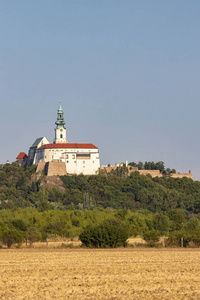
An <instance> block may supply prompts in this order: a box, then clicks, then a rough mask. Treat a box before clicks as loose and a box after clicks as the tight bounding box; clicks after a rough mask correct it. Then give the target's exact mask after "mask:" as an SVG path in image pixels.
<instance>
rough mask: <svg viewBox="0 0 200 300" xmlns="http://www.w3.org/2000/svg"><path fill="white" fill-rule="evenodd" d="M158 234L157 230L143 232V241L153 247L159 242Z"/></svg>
mask: <svg viewBox="0 0 200 300" xmlns="http://www.w3.org/2000/svg"><path fill="white" fill-rule="evenodd" d="M160 235H161V234H160V232H159V231H158V230H154V229H153V230H148V231H146V232H144V234H143V239H144V240H145V241H146V242H147V244H148V245H150V246H155V245H156V243H158V242H159V240H160Z"/></svg>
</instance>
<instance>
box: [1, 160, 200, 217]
mask: <svg viewBox="0 0 200 300" xmlns="http://www.w3.org/2000/svg"><path fill="white" fill-rule="evenodd" d="M120 170H121V172H119V170H118V171H113V172H111V173H109V174H99V175H95V176H94V175H93V176H84V175H79V176H77V175H72V176H62V177H61V179H62V182H63V186H64V191H61V190H59V189H58V188H52V189H48V188H44V186H43V185H42V179H39V180H37V179H36V177H35V166H31V167H27V168H26V169H24V168H23V167H22V166H20V165H19V164H18V163H12V164H6V165H1V166H0V210H1V209H16V208H18V207H34V208H36V209H37V210H38V211H45V210H52V209H60V210H68V209H72V210H73V209H94V208H100V209H101V208H104V209H106V208H110V209H129V210H132V211H137V210H141V209H147V210H149V211H151V212H154V213H160V212H166V211H168V210H172V209H182V210H186V211H187V212H189V213H191V214H198V213H199V212H200V182H199V181H193V180H191V179H189V178H186V177H185V178H167V176H163V177H160V178H158V177H156V178H152V177H151V176H150V175H147V176H143V175H140V174H139V172H133V173H131V175H130V176H123V174H125V173H126V172H125V167H122V168H121V169H120ZM124 172H125V173H124ZM119 174H120V176H119Z"/></svg>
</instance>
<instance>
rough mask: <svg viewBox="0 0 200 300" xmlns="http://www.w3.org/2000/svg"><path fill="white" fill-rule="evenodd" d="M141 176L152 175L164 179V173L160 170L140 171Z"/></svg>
mask: <svg viewBox="0 0 200 300" xmlns="http://www.w3.org/2000/svg"><path fill="white" fill-rule="evenodd" d="M138 172H139V173H140V175H147V174H149V175H151V176H152V177H162V176H163V175H162V173H160V171H159V170H138Z"/></svg>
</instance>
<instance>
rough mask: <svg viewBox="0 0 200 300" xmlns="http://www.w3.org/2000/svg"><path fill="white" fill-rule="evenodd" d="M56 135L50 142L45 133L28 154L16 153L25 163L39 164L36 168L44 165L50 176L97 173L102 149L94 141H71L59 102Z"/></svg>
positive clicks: (41, 168)
mask: <svg viewBox="0 0 200 300" xmlns="http://www.w3.org/2000/svg"><path fill="white" fill-rule="evenodd" d="M55 124H56V128H55V139H54V141H53V143H52V144H51V143H49V141H48V140H47V139H46V137H41V138H38V139H36V141H35V142H34V143H33V145H32V146H31V147H30V148H29V153H28V156H27V155H26V154H25V153H24V152H20V153H19V155H18V156H17V158H16V159H17V160H18V161H19V163H21V164H23V165H31V164H35V165H37V171H36V172H39V171H42V170H43V169H45V171H46V174H47V175H48V176H51V175H66V174H77V175H78V174H84V175H95V174H97V173H98V171H99V168H100V159H99V149H98V148H97V147H96V146H94V145H93V144H88V143H85V144H80V143H68V140H67V136H66V128H65V121H64V117H63V109H62V107H61V103H60V106H59V108H58V111H57V121H56V122H55Z"/></svg>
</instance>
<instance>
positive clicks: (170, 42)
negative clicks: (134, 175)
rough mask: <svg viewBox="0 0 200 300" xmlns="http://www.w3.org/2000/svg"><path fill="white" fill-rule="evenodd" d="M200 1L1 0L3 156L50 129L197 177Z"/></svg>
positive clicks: (106, 157)
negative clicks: (58, 125)
mask: <svg viewBox="0 0 200 300" xmlns="http://www.w3.org/2000/svg"><path fill="white" fill-rule="evenodd" d="M199 11H200V2H199V1H197V0H193V1H192V2H191V1H186V0H182V1H180V0H173V1H172V0H169V1H165V2H164V1H159V0H142V1H139V0H134V1H132V0H125V1H124V0H123V1H122V0H117V1H113V0H107V1H105V0H102V1H91V0H90V1H89V0H84V1H81V0H74V1H69V0H65V1H53V0H48V1H47V0H46V1H39V0H36V1H25V0H19V1H14V0H10V1H6V0H3V1H1V4H0V28H1V46H0V90H1V111H0V125H1V126H0V135H1V151H0V163H1V164H4V163H5V162H6V160H10V161H11V162H12V161H15V158H16V156H17V155H18V153H19V152H20V151H24V152H26V153H27V152H28V149H29V147H30V146H31V144H32V143H33V142H34V141H35V139H36V138H38V137H42V136H45V137H46V138H47V139H48V140H49V141H50V142H52V141H53V138H54V128H55V121H56V113H57V109H58V106H59V101H61V102H62V107H63V110H64V117H65V121H66V128H67V138H68V141H69V142H77V143H93V144H94V145H96V146H97V147H99V149H100V158H101V164H108V163H110V164H114V163H116V162H125V160H128V161H129V162H131V161H135V162H138V161H143V162H145V161H155V162H156V161H164V162H165V167H169V168H175V169H176V170H177V172H184V173H187V172H188V170H192V173H193V175H194V179H195V180H200V161H199V152H200V138H199V128H200V118H199V111H200V101H199V95H200V84H199V81H200V74H199V70H200V40H199V32H200V18H199Z"/></svg>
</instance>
